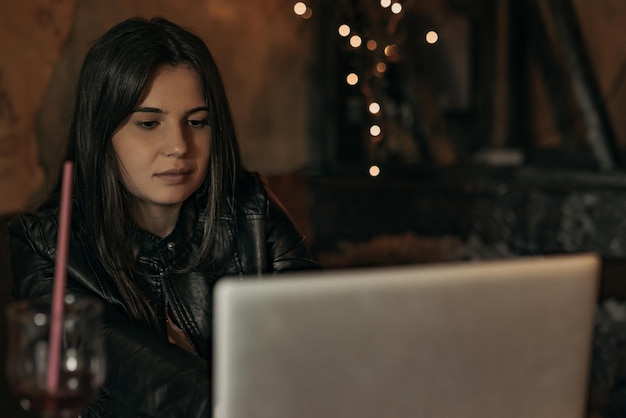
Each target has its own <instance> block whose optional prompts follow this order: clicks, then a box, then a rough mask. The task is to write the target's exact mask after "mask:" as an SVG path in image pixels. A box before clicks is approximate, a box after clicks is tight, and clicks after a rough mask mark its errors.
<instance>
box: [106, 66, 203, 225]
mask: <svg viewBox="0 0 626 418" xmlns="http://www.w3.org/2000/svg"><path fill="white" fill-rule="evenodd" d="M208 117H209V111H208V109H207V107H206V103H205V101H204V96H203V94H202V90H201V85H200V81H199V80H198V77H197V75H196V73H195V72H194V71H193V70H192V69H191V68H190V67H188V66H186V65H179V66H176V67H163V68H161V69H160V70H158V71H157V72H156V74H155V75H154V77H153V78H152V80H151V81H150V82H148V84H147V85H146V87H145V89H144V92H143V94H142V96H141V98H140V100H139V103H138V105H137V108H136V109H134V111H133V112H132V113H131V114H130V115H129V116H128V117H127V118H126V120H124V122H122V124H121V125H120V126H119V128H118V129H117V130H116V132H115V133H114V134H113V138H112V141H113V149H114V150H115V153H116V155H117V158H118V161H119V166H120V171H121V176H122V179H121V180H122V182H123V183H124V185H125V186H126V188H127V189H128V191H129V192H130V193H131V194H132V195H133V196H134V197H135V198H136V203H137V205H138V207H137V208H135V209H138V210H139V212H140V213H142V214H144V215H149V214H154V215H158V214H159V213H163V211H164V210H165V211H169V212H171V210H172V209H174V210H177V209H179V208H180V206H181V204H182V203H183V201H185V199H187V198H188V197H189V196H191V194H193V193H194V192H195V191H196V190H197V189H198V188H199V187H200V185H201V184H202V182H203V180H204V178H205V176H206V171H207V164H208V159H209V151H210V141H211V128H210V126H209V125H208Z"/></svg>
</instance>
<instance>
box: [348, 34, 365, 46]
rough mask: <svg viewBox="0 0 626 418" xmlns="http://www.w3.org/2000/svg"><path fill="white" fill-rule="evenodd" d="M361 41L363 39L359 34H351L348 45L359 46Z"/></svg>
mask: <svg viewBox="0 0 626 418" xmlns="http://www.w3.org/2000/svg"><path fill="white" fill-rule="evenodd" d="M362 43H363V40H362V39H361V37H360V36H359V35H352V36H351V37H350V45H351V46H352V47H353V48H358V47H360V46H361V44H362Z"/></svg>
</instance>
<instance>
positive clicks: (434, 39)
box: [426, 30, 439, 45]
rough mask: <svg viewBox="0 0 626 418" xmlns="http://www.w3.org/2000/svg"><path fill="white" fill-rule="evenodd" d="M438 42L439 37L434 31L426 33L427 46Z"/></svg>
mask: <svg viewBox="0 0 626 418" xmlns="http://www.w3.org/2000/svg"><path fill="white" fill-rule="evenodd" d="M438 40H439V35H438V34H437V32H435V31H434V30H431V31H428V33H427V34H426V42H428V43H429V44H431V45H432V44H434V43H436V42H437V41H438Z"/></svg>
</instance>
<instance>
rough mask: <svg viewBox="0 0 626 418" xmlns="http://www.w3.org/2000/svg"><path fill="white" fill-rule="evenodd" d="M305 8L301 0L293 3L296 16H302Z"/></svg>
mask: <svg viewBox="0 0 626 418" xmlns="http://www.w3.org/2000/svg"><path fill="white" fill-rule="evenodd" d="M307 9H308V7H306V4H304V3H303V2H301V1H299V2H297V3H296V4H294V5H293V12H294V13H295V14H297V15H298V16H304V14H305V13H306V10H307Z"/></svg>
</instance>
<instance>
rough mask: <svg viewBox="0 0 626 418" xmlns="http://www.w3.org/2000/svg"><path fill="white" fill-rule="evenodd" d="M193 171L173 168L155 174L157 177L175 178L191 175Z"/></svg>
mask: <svg viewBox="0 0 626 418" xmlns="http://www.w3.org/2000/svg"><path fill="white" fill-rule="evenodd" d="M192 171H193V170H191V169H189V168H173V169H171V170H166V171H160V172H158V173H156V174H155V176H157V177H175V176H184V175H186V174H190V173H191V172H192Z"/></svg>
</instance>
